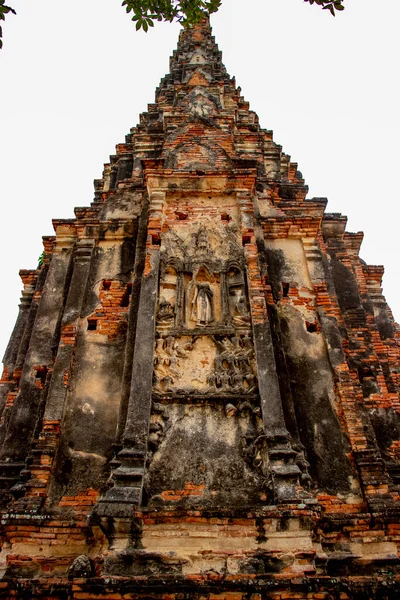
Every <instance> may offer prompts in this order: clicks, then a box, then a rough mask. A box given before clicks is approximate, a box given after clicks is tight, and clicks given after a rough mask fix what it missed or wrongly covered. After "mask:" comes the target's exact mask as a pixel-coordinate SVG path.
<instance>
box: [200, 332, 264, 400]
mask: <svg viewBox="0 0 400 600" xmlns="http://www.w3.org/2000/svg"><path fill="white" fill-rule="evenodd" d="M213 340H214V342H215V344H216V346H217V349H218V354H217V356H216V357H215V359H214V369H213V370H212V372H211V374H210V377H209V382H210V391H215V392H220V393H231V394H243V393H245V394H250V393H252V392H255V391H256V390H257V378H256V376H255V374H254V365H253V362H254V350H253V345H252V341H251V339H250V337H249V336H247V335H246V336H242V337H238V336H232V337H231V338H229V337H227V336H226V337H223V338H222V339H221V340H218V339H217V338H216V337H215V336H213Z"/></svg>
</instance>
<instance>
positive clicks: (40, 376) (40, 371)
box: [35, 366, 48, 385]
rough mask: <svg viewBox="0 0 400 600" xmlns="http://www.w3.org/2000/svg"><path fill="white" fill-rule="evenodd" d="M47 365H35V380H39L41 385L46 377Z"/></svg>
mask: <svg viewBox="0 0 400 600" xmlns="http://www.w3.org/2000/svg"><path fill="white" fill-rule="evenodd" d="M47 371H48V369H47V367H45V366H43V367H36V368H35V379H36V381H37V382H40V383H41V385H44V384H45V382H46V377H47Z"/></svg>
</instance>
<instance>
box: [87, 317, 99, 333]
mask: <svg viewBox="0 0 400 600" xmlns="http://www.w3.org/2000/svg"><path fill="white" fill-rule="evenodd" d="M87 328H88V331H96V329H97V319H88V322H87Z"/></svg>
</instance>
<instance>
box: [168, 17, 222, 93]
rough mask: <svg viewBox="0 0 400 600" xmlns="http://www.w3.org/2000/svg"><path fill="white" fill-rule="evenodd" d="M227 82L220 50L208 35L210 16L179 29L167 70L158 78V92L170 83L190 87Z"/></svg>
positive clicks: (170, 84)
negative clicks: (163, 75)
mask: <svg viewBox="0 0 400 600" xmlns="http://www.w3.org/2000/svg"><path fill="white" fill-rule="evenodd" d="M229 82H230V77H229V75H228V74H227V72H226V69H225V66H224V65H223V63H222V52H221V51H220V50H219V49H218V46H217V44H216V43H215V38H214V36H212V34H211V26H210V19H209V17H206V18H205V19H204V20H203V21H202V22H201V23H197V24H196V25H192V26H191V27H188V28H186V29H184V30H183V31H181V33H180V35H179V41H178V46H177V49H176V50H175V51H174V52H173V55H172V57H171V59H170V72H169V74H168V75H166V76H165V77H164V78H163V80H162V81H161V85H160V88H159V90H158V92H161V91H162V92H165V90H166V89H167V88H170V87H171V86H174V85H178V86H185V87H188V88H193V87H195V86H198V85H202V86H207V87H209V86H211V85H215V84H221V83H229ZM157 97H158V93H157Z"/></svg>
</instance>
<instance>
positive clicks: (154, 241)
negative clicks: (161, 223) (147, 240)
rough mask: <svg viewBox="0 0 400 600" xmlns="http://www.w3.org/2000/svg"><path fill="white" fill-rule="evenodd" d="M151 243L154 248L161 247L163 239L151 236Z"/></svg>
mask: <svg viewBox="0 0 400 600" xmlns="http://www.w3.org/2000/svg"><path fill="white" fill-rule="evenodd" d="M151 243H152V245H153V246H161V239H160V236H159V235H154V234H152V235H151Z"/></svg>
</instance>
